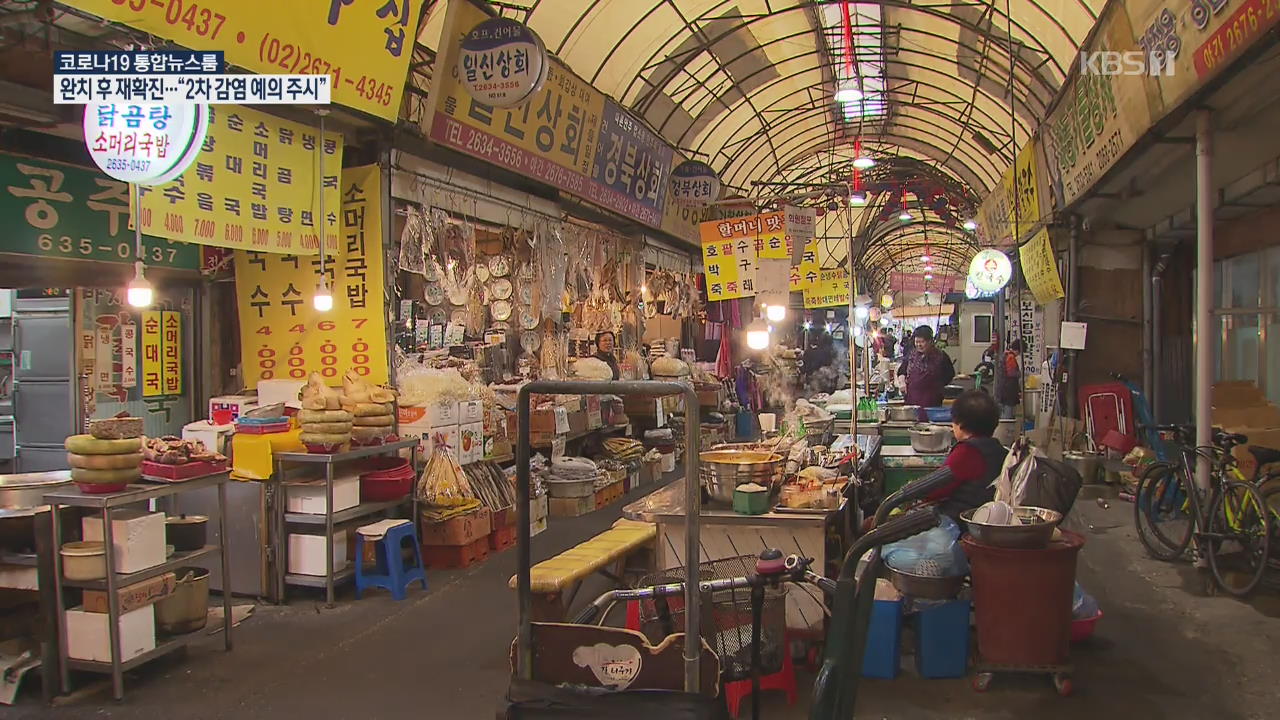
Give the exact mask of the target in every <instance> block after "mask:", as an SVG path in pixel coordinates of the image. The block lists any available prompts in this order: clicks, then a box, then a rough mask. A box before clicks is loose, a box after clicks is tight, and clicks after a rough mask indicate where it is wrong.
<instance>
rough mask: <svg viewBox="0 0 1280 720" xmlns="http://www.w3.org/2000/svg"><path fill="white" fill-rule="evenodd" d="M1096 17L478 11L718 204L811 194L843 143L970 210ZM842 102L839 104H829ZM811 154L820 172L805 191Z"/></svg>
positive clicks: (643, 7)
mask: <svg viewBox="0 0 1280 720" xmlns="http://www.w3.org/2000/svg"><path fill="white" fill-rule="evenodd" d="M1102 5H1103V0H1007V2H1001V1H999V0H996V1H995V2H973V1H969V0H953V1H946V2H944V1H943V0H920V1H916V2H913V1H911V0H885V1H884V2H876V3H866V2H847V3H846V2H843V0H834V1H833V0H825V1H819V2H813V1H811V0H504V2H502V3H498V4H495V5H494V8H495V10H496V11H498V12H500V13H502V14H504V15H507V16H510V17H514V18H516V19H518V20H521V21H523V22H526V23H527V24H528V25H530V26H531V27H532V28H533V29H534V30H535V31H537V32H538V34H539V35H540V36H541V37H542V39H543V41H544V42H545V44H546V46H547V48H548V49H549V50H550V51H551V52H553V53H554V54H555V55H556V56H558V57H559V58H560V60H562V61H563V62H564V63H565V64H566V65H568V66H569V67H570V68H571V69H572V70H573V71H574V72H576V73H577V74H578V75H580V76H582V77H583V78H585V79H586V80H588V81H590V82H591V83H592V84H594V85H595V86H596V87H597V88H598V89H600V90H601V91H603V92H605V93H607V94H609V95H611V96H613V97H614V98H615V99H617V100H619V102H621V103H623V104H625V105H626V106H627V107H629V108H630V109H631V110H632V111H633V112H634V113H635V114H637V115H638V116H640V117H642V118H644V119H645V120H646V121H647V122H648V123H649V125H650V126H651V127H653V128H654V129H655V130H656V131H658V132H659V133H660V134H661V135H662V136H663V137H664V138H666V139H667V140H668V141H669V142H671V143H672V144H673V145H675V146H676V147H678V148H680V149H681V150H682V151H683V152H685V153H686V154H688V155H690V156H692V157H698V158H701V159H704V160H706V161H707V162H709V163H710V164H711V165H712V167H714V168H715V169H716V170H717V171H718V172H719V173H720V175H721V178H722V180H723V181H724V183H725V185H726V189H727V190H728V191H729V192H732V193H737V194H739V195H742V196H746V197H763V196H775V195H778V194H779V188H787V187H791V188H802V186H803V185H804V183H810V182H825V181H827V179H829V176H830V174H831V172H830V171H832V170H837V169H839V168H840V167H841V166H840V165H839V163H840V162H844V161H847V160H849V159H851V158H848V157H846V156H847V155H848V152H849V151H850V150H851V148H852V147H853V145H854V143H855V142H856V141H861V143H862V147H863V149H864V151H865V152H867V153H869V154H870V155H871V156H873V157H875V158H877V159H879V160H882V161H884V162H886V163H891V164H892V163H894V162H896V161H897V160H903V161H905V162H907V164H908V165H910V166H912V167H915V166H918V165H924V166H928V167H930V168H932V170H933V173H934V174H935V175H940V176H944V177H945V178H946V179H948V180H949V182H950V183H951V184H952V185H954V186H955V187H956V188H958V190H957V192H959V193H961V194H963V195H964V196H965V198H966V201H967V202H977V201H979V200H981V199H982V198H985V197H986V195H987V194H988V193H989V192H990V189H991V188H992V187H993V186H994V185H995V184H996V183H997V182H998V181H999V179H1000V177H1001V176H1002V174H1003V173H1004V171H1005V170H1006V169H1007V168H1008V166H1009V165H1010V163H1011V162H1012V159H1013V156H1014V154H1015V152H1016V151H1017V149H1018V148H1020V147H1022V146H1023V145H1025V144H1026V143H1027V141H1028V139H1029V137H1030V135H1031V133H1032V132H1033V131H1034V130H1035V128H1036V127H1037V125H1038V123H1039V122H1040V120H1041V119H1042V118H1043V117H1044V115H1045V110H1046V107H1047V106H1048V104H1049V103H1050V102H1051V101H1052V99H1053V98H1054V96H1055V94H1056V93H1057V92H1058V89H1059V87H1060V85H1061V83H1062V81H1063V79H1064V78H1065V76H1066V73H1067V71H1068V70H1069V68H1070V66H1071V64H1072V62H1074V59H1075V54H1076V52H1077V50H1078V48H1079V46H1080V44H1081V42H1082V41H1083V40H1084V38H1085V37H1086V35H1087V34H1088V33H1089V31H1090V30H1091V29H1092V27H1093V25H1094V23H1095V21H1096V19H1097V16H1098V13H1099V12H1100V11H1101V9H1102ZM444 6H445V2H443V1H440V2H436V3H434V5H433V6H432V7H431V8H430V10H429V11H428V12H429V16H428V18H427V21H426V23H425V24H424V26H423V31H422V34H421V36H420V38H419V40H420V42H421V43H422V44H424V45H426V46H427V47H429V48H432V49H434V47H435V46H436V44H438V41H439V34H440V25H441V20H442V18H443V15H444ZM1006 8H1007V10H1006ZM845 17H848V19H849V20H848V23H847V24H846V22H845ZM1011 67H1012V73H1011V72H1010V68H1011ZM1011 76H1012V77H1011ZM1010 89H1012V93H1010ZM842 90H845V91H849V90H852V91H854V92H847V93H846V94H842V95H841V96H840V97H841V100H837V99H836V98H837V92H840V91H842ZM1011 95H1012V100H1011V99H1010V96H1011ZM824 158H827V159H831V158H834V162H835V163H836V164H835V165H831V164H828V165H827V167H826V170H827V173H826V175H827V176H828V177H827V178H825V179H824V178H819V180H815V179H814V178H815V177H819V176H822V175H823V172H822V170H823V168H822V167H815V163H818V164H819V165H821V163H822V162H823V159H824ZM866 231H867V232H872V233H873V234H874V233H879V232H880V231H879V230H878V229H875V228H869V229H867V230H866ZM893 236H894V238H896V239H894V240H893V242H895V243H899V244H902V243H905V244H907V245H909V244H910V243H911V242H914V240H911V239H902V238H904V237H907V236H903V235H902V233H898V232H895V233H893ZM886 241H887V240H886ZM870 250H871V248H867V252H870ZM868 257H870V256H869V255H868Z"/></svg>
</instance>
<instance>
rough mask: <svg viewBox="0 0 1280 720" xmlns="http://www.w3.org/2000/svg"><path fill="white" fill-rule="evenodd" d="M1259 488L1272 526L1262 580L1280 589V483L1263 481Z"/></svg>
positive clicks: (1265, 583) (1267, 585)
mask: <svg viewBox="0 0 1280 720" xmlns="http://www.w3.org/2000/svg"><path fill="white" fill-rule="evenodd" d="M1258 489H1259V491H1260V492H1261V493H1262V500H1263V502H1265V503H1266V504H1267V508H1268V510H1269V511H1270V517H1269V522H1270V527H1271V546H1270V547H1269V548H1268V549H1267V554H1268V559H1267V575H1266V577H1264V578H1263V580H1262V582H1263V584H1264V585H1265V586H1266V587H1269V588H1271V589H1280V484H1277V483H1275V482H1266V481H1263V482H1262V483H1261V484H1260V485H1259V486H1258Z"/></svg>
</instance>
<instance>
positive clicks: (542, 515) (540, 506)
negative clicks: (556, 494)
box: [529, 495, 550, 521]
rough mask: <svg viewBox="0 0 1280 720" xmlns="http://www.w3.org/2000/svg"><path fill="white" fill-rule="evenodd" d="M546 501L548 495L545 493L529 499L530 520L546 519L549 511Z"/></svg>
mask: <svg viewBox="0 0 1280 720" xmlns="http://www.w3.org/2000/svg"><path fill="white" fill-rule="evenodd" d="M547 501H548V497H547V496H546V495H539V496H538V497H536V498H534V499H532V500H530V501H529V519H530V521H537V520H545V519H547V514H548V512H549V511H550V510H549V505H548V503H547Z"/></svg>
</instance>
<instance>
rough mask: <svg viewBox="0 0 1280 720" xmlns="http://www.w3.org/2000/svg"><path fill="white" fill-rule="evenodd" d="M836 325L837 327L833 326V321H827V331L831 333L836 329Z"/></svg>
mask: <svg viewBox="0 0 1280 720" xmlns="http://www.w3.org/2000/svg"><path fill="white" fill-rule="evenodd" d="M834 327H835V326H833V325H832V324H831V323H827V328H826V329H827V332H828V333H829V332H831V331H832V330H833V329H834Z"/></svg>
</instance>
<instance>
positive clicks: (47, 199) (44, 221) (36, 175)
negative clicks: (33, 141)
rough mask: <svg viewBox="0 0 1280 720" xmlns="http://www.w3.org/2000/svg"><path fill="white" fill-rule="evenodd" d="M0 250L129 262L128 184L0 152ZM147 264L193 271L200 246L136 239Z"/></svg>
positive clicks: (49, 162) (74, 168) (157, 239)
mask: <svg viewBox="0 0 1280 720" xmlns="http://www.w3.org/2000/svg"><path fill="white" fill-rule="evenodd" d="M0 217H4V218H8V219H9V220H10V222H8V223H7V224H6V226H5V231H4V232H3V233H0V252H8V253H17V254H21V255H41V256H44V257H58V258H70V259H77V260H98V261H101V262H119V263H132V262H133V261H134V259H135V258H134V242H133V233H132V232H130V231H129V186H128V184H126V183H123V182H120V181H118V180H113V179H112V178H109V177H107V176H105V175H103V174H101V173H99V172H97V171H94V170H87V169H85V168H82V167H77V166H74V165H63V164H62V163H57V162H52V161H49V160H40V159H35V158H27V157H21V156H18V155H5V154H0ZM142 243H143V245H142V250H143V259H144V260H146V262H147V263H150V264H155V265H164V266H166V267H173V268H182V269H186V270H195V269H197V268H198V267H199V266H200V249H199V248H198V247H195V246H192V245H187V244H185V243H178V242H172V241H168V240H163V239H159V238H155V237H148V236H144V237H143V238H142Z"/></svg>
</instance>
